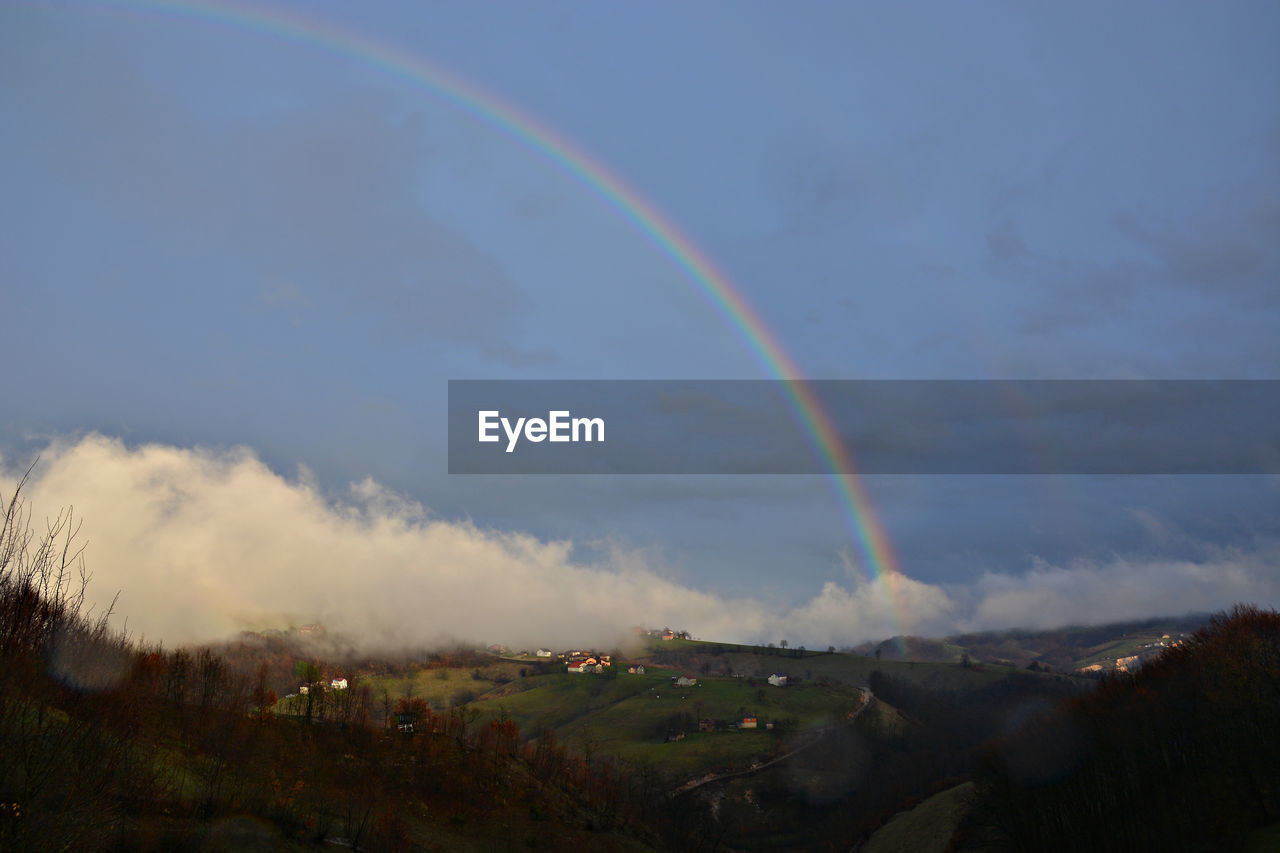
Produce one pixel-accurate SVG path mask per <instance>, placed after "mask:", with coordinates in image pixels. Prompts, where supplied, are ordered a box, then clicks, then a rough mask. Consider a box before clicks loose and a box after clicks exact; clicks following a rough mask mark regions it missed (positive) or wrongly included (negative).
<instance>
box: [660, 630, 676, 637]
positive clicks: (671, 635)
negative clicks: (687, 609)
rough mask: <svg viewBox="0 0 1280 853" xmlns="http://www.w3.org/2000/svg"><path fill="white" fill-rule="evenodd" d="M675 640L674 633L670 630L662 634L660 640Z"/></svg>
mask: <svg viewBox="0 0 1280 853" xmlns="http://www.w3.org/2000/svg"><path fill="white" fill-rule="evenodd" d="M675 638H676V632H675V631H672V630H671V629H670V628H668V629H666V630H665V631H663V632H662V639H664V640H674V639H675Z"/></svg>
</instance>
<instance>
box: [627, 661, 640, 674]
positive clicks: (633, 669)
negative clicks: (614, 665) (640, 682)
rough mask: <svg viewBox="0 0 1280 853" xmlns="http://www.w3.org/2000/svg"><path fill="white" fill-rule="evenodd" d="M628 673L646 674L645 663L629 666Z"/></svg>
mask: <svg viewBox="0 0 1280 853" xmlns="http://www.w3.org/2000/svg"><path fill="white" fill-rule="evenodd" d="M627 674H628V675H644V664H642V663H638V664H636V665H635V666H629V667H627Z"/></svg>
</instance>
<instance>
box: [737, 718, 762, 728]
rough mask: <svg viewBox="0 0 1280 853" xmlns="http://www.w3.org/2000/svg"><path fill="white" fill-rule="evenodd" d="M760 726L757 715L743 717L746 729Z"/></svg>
mask: <svg viewBox="0 0 1280 853" xmlns="http://www.w3.org/2000/svg"><path fill="white" fill-rule="evenodd" d="M758 726H759V721H758V720H757V719H756V718H755V717H743V718H742V726H741V728H744V729H754V728H757V727H758Z"/></svg>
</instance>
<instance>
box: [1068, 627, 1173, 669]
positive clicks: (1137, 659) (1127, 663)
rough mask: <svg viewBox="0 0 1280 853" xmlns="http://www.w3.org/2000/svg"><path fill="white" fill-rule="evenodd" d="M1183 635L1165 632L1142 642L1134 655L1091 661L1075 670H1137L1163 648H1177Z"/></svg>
mask: <svg viewBox="0 0 1280 853" xmlns="http://www.w3.org/2000/svg"><path fill="white" fill-rule="evenodd" d="M1185 636H1186V635H1184V634H1179V635H1178V637H1177V638H1174V637H1170V636H1169V635H1168V634H1165V635H1164V636H1163V637H1161V638H1160V639H1159V640H1155V641H1154V642H1150V643H1143V644H1142V651H1140V652H1138V653H1137V654H1136V655H1125V656H1124V657H1118V658H1116V660H1115V663H1112V662H1111V661H1109V660H1108V661H1099V662H1098V663H1091V664H1089V665H1088V666H1082V667H1080V669H1079V670H1077V671H1078V672H1111V671H1115V672H1137V671H1138V670H1139V669H1141V668H1142V664H1143V663H1145V662H1146V661H1148V660H1150V659H1151V658H1154V657H1155V656H1157V655H1159V654H1160V653H1161V652H1163V651H1164V650H1165V649H1173V648H1177V647H1178V646H1179V645H1181V644H1182V643H1183V642H1184V641H1185V640H1184V638H1185Z"/></svg>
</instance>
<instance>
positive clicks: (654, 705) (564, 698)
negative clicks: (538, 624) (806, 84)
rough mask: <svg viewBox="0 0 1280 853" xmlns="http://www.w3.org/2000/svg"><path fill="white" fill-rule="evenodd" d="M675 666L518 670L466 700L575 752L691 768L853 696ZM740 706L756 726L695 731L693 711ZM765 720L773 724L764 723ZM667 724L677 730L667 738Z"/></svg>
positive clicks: (775, 741) (827, 713)
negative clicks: (688, 682)
mask: <svg viewBox="0 0 1280 853" xmlns="http://www.w3.org/2000/svg"><path fill="white" fill-rule="evenodd" d="M676 674H678V673H677V672H676V671H673V670H663V669H660V668H656V667H655V668H650V669H648V671H647V672H646V674H645V675H642V676H640V675H628V674H626V673H625V672H623V673H619V674H618V675H616V676H612V677H602V676H595V675H578V674H568V673H565V674H555V675H544V676H538V677H536V678H528V679H525V680H524V682H523V683H522V684H521V687H524V688H526V689H523V690H521V691H520V692H518V693H514V694H508V695H491V696H489V697H482V698H481V699H480V700H479V701H477V702H476V703H474V705H473V707H476V708H479V709H482V710H483V711H484V712H485V713H486V715H492V716H497V715H500V714H503V713H505V714H507V715H508V716H509V717H510V718H511V719H513V720H515V721H516V722H517V723H519V724H520V727H521V730H522V731H524V732H526V733H527V734H530V735H536V734H537V733H538V732H539V731H541V730H542V729H544V728H550V729H553V730H555V732H556V734H557V736H558V737H559V738H560V739H561V740H562V741H564V742H565V743H567V744H569V745H571V746H573V747H575V748H577V749H580V750H583V751H587V752H591V753H594V754H597V755H615V756H617V757H619V758H622V759H624V760H626V761H628V762H632V763H636V764H647V765H653V766H659V767H661V768H662V769H664V770H669V771H672V772H678V773H690V774H691V773H696V772H703V771H706V770H711V769H723V768H727V767H731V766H732V767H744V766H746V765H748V764H750V763H751V762H752V761H755V760H759V759H761V758H763V757H764V756H766V755H768V754H770V753H772V752H773V751H775V750H776V749H777V748H778V746H779V743H780V739H781V738H782V736H783V735H784V734H786V733H788V732H795V731H803V730H805V729H810V728H813V727H815V726H820V725H826V724H829V723H834V722H839V721H842V720H844V719H845V718H846V716H847V715H848V714H849V713H851V712H852V711H853V710H855V709H856V708H857V707H858V706H859V704H860V703H861V693H860V691H858V690H857V689H855V688H852V687H850V686H848V685H844V684H827V685H818V684H814V683H808V684H803V685H799V686H795V687H785V688H778V687H773V686H770V685H768V684H763V683H755V684H750V683H748V682H747V680H746V679H744V678H723V677H721V678H699V680H698V683H697V684H696V685H695V686H692V687H681V688H678V687H676V686H675V685H674V684H673V683H672V681H671V678H670V677H671V676H672V675H676ZM497 692H498V691H495V693H497ZM748 715H750V716H755V717H757V718H758V720H759V728H757V729H755V730H750V729H744V730H737V729H727V730H721V731H715V732H702V733H700V732H697V731H696V726H697V721H698V720H701V719H710V720H719V721H723V722H725V723H729V722H733V723H737V722H739V721H741V719H742V718H743V717H744V716H748ZM766 721H775V722H777V723H778V724H779V728H777V729H776V730H774V731H770V730H767V729H766ZM784 729H786V732H784ZM669 731H683V732H685V733H686V737H685V738H684V739H683V740H681V741H677V742H673V743H668V742H666V735H667V733H668V732H669Z"/></svg>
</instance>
